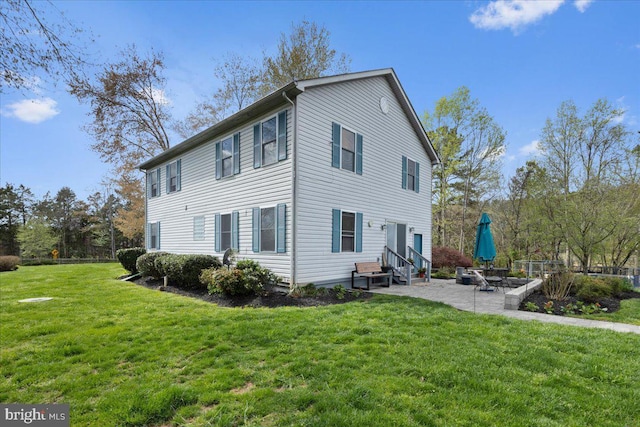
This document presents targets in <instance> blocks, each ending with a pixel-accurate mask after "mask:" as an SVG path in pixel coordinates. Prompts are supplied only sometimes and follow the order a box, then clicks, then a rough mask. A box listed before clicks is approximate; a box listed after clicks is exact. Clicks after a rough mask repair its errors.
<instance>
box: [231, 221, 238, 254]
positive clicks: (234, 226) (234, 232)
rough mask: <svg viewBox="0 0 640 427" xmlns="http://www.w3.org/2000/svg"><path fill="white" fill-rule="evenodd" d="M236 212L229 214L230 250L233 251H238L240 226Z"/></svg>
mask: <svg viewBox="0 0 640 427" xmlns="http://www.w3.org/2000/svg"><path fill="white" fill-rule="evenodd" d="M239 217H240V215H239V213H238V211H233V212H231V249H233V250H234V251H238V250H240V232H239V231H240V228H239V227H238V226H239V225H240V220H239Z"/></svg>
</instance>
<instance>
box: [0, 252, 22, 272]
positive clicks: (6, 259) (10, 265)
mask: <svg viewBox="0 0 640 427" xmlns="http://www.w3.org/2000/svg"><path fill="white" fill-rule="evenodd" d="M18 264H20V258H19V257H17V256H13V255H6V256H0V271H13V270H17V269H18Z"/></svg>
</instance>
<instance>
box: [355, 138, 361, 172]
mask: <svg viewBox="0 0 640 427" xmlns="http://www.w3.org/2000/svg"><path fill="white" fill-rule="evenodd" d="M356 173H357V174H358V175H362V135H360V134H356Z"/></svg>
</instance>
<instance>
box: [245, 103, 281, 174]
mask: <svg viewBox="0 0 640 427" xmlns="http://www.w3.org/2000/svg"><path fill="white" fill-rule="evenodd" d="M286 158H287V112H286V111H281V112H280V113H278V115H277V116H274V117H271V118H269V119H267V120H265V121H263V122H260V123H257V124H255V125H254V126H253V167H254V168H259V167H261V166H266V165H271V164H274V163H277V162H278V161H280V160H285V159H286Z"/></svg>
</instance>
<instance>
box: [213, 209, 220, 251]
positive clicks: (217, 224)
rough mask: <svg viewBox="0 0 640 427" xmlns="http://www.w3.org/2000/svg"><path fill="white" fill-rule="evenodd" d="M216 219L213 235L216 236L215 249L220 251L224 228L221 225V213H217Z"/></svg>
mask: <svg viewBox="0 0 640 427" xmlns="http://www.w3.org/2000/svg"><path fill="white" fill-rule="evenodd" d="M215 217H216V221H215V223H214V224H213V235H214V236H215V237H214V239H213V241H214V244H213V245H214V249H215V251H216V252H220V242H221V241H222V238H221V237H222V229H221V227H220V225H221V221H220V214H216V215H215Z"/></svg>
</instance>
